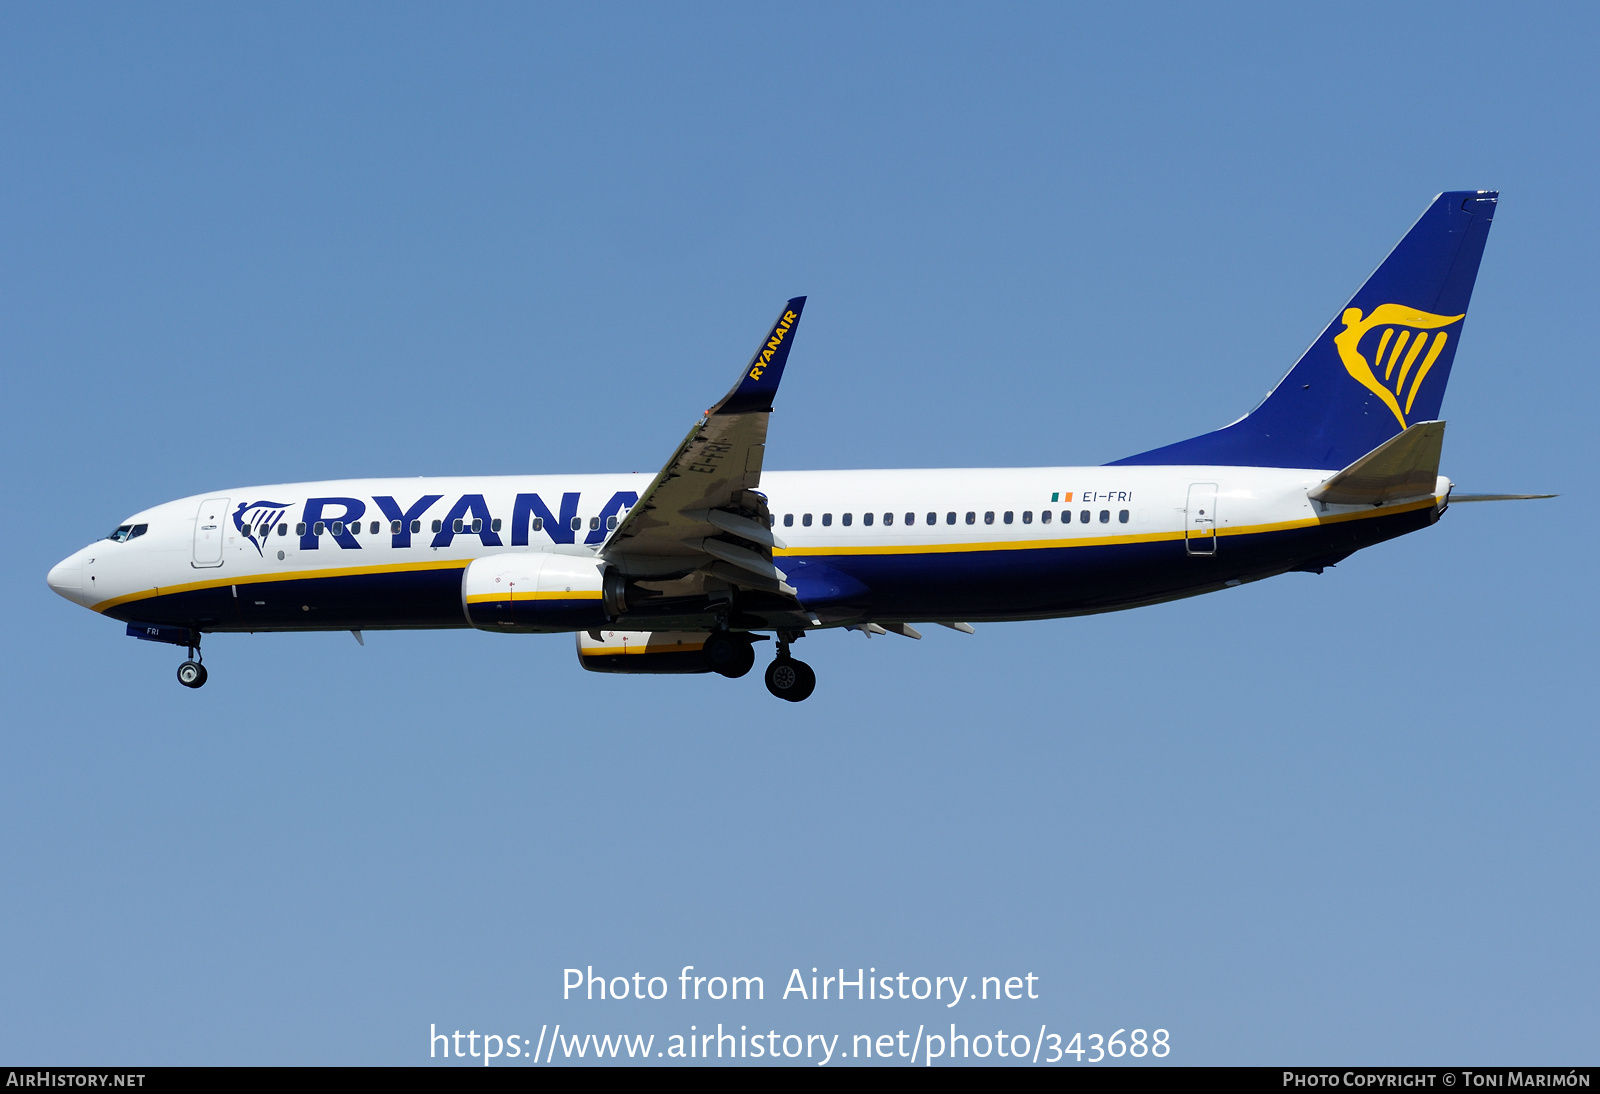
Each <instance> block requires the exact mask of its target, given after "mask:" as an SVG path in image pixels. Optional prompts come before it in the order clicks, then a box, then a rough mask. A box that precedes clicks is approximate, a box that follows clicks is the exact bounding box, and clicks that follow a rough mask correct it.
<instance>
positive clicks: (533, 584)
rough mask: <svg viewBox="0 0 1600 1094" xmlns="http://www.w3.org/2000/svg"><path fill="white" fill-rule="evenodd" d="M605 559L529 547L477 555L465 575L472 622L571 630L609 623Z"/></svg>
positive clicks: (464, 599)
mask: <svg viewBox="0 0 1600 1094" xmlns="http://www.w3.org/2000/svg"><path fill="white" fill-rule="evenodd" d="M605 585H606V573H605V563H603V562H601V561H600V560H599V559H597V558H584V557H582V556H579V555H558V554H553V553H547V552H544V551H526V552H516V553H507V554H500V555H487V556H485V557H483V558H478V559H473V560H472V563H471V564H470V565H469V566H468V567H467V569H466V572H465V573H463V574H462V575H461V604H462V607H463V608H464V609H465V611H466V613H467V622H469V623H471V624H472V625H473V626H474V627H478V628H481V629H482V630H486V631H571V630H580V629H586V628H591V627H601V626H604V625H605V623H606V621H607V620H608V619H609V618H610V613H609V612H608V610H607V607H606V602H605V595H606V594H605Z"/></svg>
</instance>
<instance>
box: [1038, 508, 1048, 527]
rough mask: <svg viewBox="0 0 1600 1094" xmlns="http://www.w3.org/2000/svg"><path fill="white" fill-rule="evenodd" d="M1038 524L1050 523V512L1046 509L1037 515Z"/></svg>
mask: <svg viewBox="0 0 1600 1094" xmlns="http://www.w3.org/2000/svg"><path fill="white" fill-rule="evenodd" d="M1039 523H1040V524H1049V523H1050V510H1048V509H1046V510H1045V511H1044V512H1042V513H1040V514H1039Z"/></svg>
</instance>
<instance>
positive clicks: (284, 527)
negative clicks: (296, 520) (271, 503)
mask: <svg viewBox="0 0 1600 1094" xmlns="http://www.w3.org/2000/svg"><path fill="white" fill-rule="evenodd" d="M278 534H279V535H280V536H286V535H288V534H289V522H288V521H284V522H283V523H282V524H280V525H278Z"/></svg>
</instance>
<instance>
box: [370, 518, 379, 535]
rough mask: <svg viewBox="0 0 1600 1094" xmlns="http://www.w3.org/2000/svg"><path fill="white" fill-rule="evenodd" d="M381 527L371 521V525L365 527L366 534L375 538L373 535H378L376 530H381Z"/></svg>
mask: <svg viewBox="0 0 1600 1094" xmlns="http://www.w3.org/2000/svg"><path fill="white" fill-rule="evenodd" d="M381 527H382V525H380V524H379V523H378V522H377V521H373V522H372V523H371V524H369V525H368V526H367V534H368V535H371V536H375V535H377V534H378V529H379V528H381Z"/></svg>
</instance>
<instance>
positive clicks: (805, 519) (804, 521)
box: [800, 513, 811, 528]
mask: <svg viewBox="0 0 1600 1094" xmlns="http://www.w3.org/2000/svg"><path fill="white" fill-rule="evenodd" d="M800 523H801V524H802V525H803V526H805V527H807V528H810V527H811V514H810V513H807V514H806V515H805V516H803V517H801V518H800Z"/></svg>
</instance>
